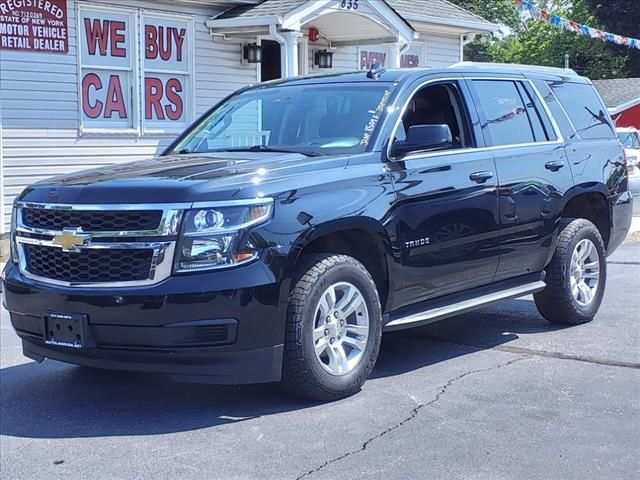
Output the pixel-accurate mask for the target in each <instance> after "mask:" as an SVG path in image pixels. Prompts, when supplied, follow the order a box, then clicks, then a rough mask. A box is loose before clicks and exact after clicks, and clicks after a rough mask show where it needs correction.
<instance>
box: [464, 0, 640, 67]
mask: <svg viewBox="0 0 640 480" xmlns="http://www.w3.org/2000/svg"><path fill="white" fill-rule="evenodd" d="M453 1H454V2H455V3H457V4H458V5H460V6H461V7H463V8H467V9H469V10H470V11H472V12H474V13H477V14H479V15H481V16H483V17H484V18H486V19H487V20H489V21H493V22H495V23H500V24H502V25H506V26H507V27H508V34H507V35H505V36H504V37H502V38H497V39H494V40H493V41H492V42H487V43H482V42H479V41H475V42H472V43H471V44H469V45H467V47H466V49H465V58H466V59H468V60H473V61H485V62H486V61H490V62H505V63H525V64H534V65H547V66H555V67H561V66H562V65H563V62H564V55H565V54H568V55H569V64H570V66H571V68H573V69H574V70H576V71H577V72H578V73H580V74H581V75H585V76H588V77H590V78H593V79H601V78H617V77H625V76H628V69H627V64H628V61H629V52H628V51H624V50H617V49H613V48H612V47H611V45H609V44H607V43H605V42H602V41H600V40H596V39H591V38H589V37H585V36H582V35H579V34H576V33H573V32H567V31H564V30H562V29H560V28H557V27H554V26H551V25H549V24H548V23H546V22H543V21H540V20H537V19H532V18H528V17H527V16H526V15H521V14H520V12H519V11H518V9H517V8H516V7H515V6H514V5H513V2H511V0H504V2H503V1H502V0H494V1H490V0H453ZM590 1H591V0H548V1H544V2H538V5H539V6H541V7H544V8H547V9H548V10H550V11H551V12H553V13H555V14H557V15H560V16H562V17H565V18H568V19H570V20H573V21H576V22H578V23H583V24H587V25H589V26H592V27H594V28H603V27H604V25H602V24H601V22H600V21H599V19H598V18H597V17H596V16H595V15H594V14H593V13H592V12H591V10H590V8H589V7H590V4H589V2H590ZM596 3H597V2H596ZM600 3H603V2H600ZM607 3H608V2H607ZM638 3H639V4H640V1H639V2H638ZM491 5H493V8H490V7H491ZM506 7H508V9H507V8H506ZM483 12H484V13H483ZM514 15H515V16H516V20H514ZM636 25H638V24H637V23H636ZM636 28H637V27H636ZM616 33H619V32H616ZM627 50H628V49H627Z"/></svg>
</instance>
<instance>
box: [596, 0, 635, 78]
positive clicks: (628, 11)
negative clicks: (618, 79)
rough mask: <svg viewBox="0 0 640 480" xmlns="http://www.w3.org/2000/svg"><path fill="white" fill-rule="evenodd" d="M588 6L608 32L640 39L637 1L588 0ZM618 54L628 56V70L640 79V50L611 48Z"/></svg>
mask: <svg viewBox="0 0 640 480" xmlns="http://www.w3.org/2000/svg"><path fill="white" fill-rule="evenodd" d="M587 6H588V7H589V10H590V11H591V12H592V13H593V15H594V16H595V17H596V18H597V19H598V21H599V22H600V23H601V24H602V26H603V27H605V28H606V30H607V31H608V32H612V33H617V34H618V35H625V36H627V37H633V38H640V2H638V1H637V0H606V1H603V0H587ZM611 48H612V50H613V51H614V52H615V53H616V54H622V55H627V56H628V57H629V60H628V61H627V69H628V70H629V73H630V75H631V76H632V77H640V50H638V49H637V48H636V49H631V50H630V49H629V48H627V47H625V46H620V45H614V46H612V47H611Z"/></svg>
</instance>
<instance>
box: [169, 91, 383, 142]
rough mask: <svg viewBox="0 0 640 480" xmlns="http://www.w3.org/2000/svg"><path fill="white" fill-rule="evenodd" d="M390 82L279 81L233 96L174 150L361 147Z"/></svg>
mask: <svg viewBox="0 0 640 480" xmlns="http://www.w3.org/2000/svg"><path fill="white" fill-rule="evenodd" d="M392 89H393V85H390V84H378V83H372V84H367V85H360V84H327V85H302V86H297V85H291V86H289V85H285V86H275V87H268V88H255V89H251V90H247V91H245V92H242V93H239V94H237V95H234V96H233V97H231V98H229V99H228V100H227V101H225V102H224V103H222V104H220V105H219V106H218V107H216V109H215V110H213V111H212V112H211V113H209V115H208V116H206V117H205V118H204V119H203V120H202V121H201V122H200V123H199V124H198V125H196V126H195V128H194V129H193V130H192V131H191V132H190V133H189V134H188V135H187V136H186V137H185V138H184V139H182V140H181V141H180V142H179V143H178V145H177V146H176V147H175V151H176V152H185V153H192V152H198V153H200V152H211V151H216V150H234V149H235V150H246V149H247V148H251V147H256V146H264V147H270V148H273V149H286V150H292V151H299V152H301V153H304V152H315V153H319V154H323V153H327V154H338V153H358V152H363V151H365V149H366V148H367V145H368V143H369V141H370V139H371V137H372V136H373V135H374V134H375V132H376V130H377V129H376V126H377V124H378V121H379V120H380V118H381V116H382V115H383V114H384V111H385V107H386V104H387V101H388V100H389V98H390V96H391V91H392Z"/></svg>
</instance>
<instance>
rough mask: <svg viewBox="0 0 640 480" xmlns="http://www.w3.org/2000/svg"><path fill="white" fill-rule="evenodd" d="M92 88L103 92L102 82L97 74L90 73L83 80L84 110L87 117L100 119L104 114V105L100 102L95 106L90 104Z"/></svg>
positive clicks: (97, 101)
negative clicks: (90, 90)
mask: <svg viewBox="0 0 640 480" xmlns="http://www.w3.org/2000/svg"><path fill="white" fill-rule="evenodd" d="M91 87H93V88H95V89H96V91H97V90H102V81H101V80H100V77H99V76H98V75H96V74H95V73H88V74H87V75H85V77H84V78H83V79H82V110H83V111H84V114H85V115H86V116H87V117H89V118H98V117H99V116H100V114H101V113H102V106H103V103H102V102H101V101H100V100H96V103H95V104H94V105H91V104H90V103H89V89H90V88H91Z"/></svg>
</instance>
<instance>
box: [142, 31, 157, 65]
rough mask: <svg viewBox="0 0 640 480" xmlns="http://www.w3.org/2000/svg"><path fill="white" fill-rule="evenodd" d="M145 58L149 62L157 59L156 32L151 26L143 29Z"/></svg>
mask: <svg viewBox="0 0 640 480" xmlns="http://www.w3.org/2000/svg"><path fill="white" fill-rule="evenodd" d="M144 36H145V52H146V53H145V57H146V58H148V59H150V60H155V59H156V58H158V31H157V30H156V27H154V26H153V25H146V26H145V27H144Z"/></svg>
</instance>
